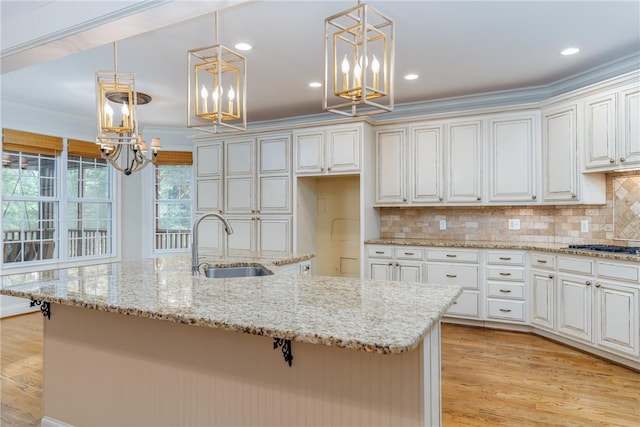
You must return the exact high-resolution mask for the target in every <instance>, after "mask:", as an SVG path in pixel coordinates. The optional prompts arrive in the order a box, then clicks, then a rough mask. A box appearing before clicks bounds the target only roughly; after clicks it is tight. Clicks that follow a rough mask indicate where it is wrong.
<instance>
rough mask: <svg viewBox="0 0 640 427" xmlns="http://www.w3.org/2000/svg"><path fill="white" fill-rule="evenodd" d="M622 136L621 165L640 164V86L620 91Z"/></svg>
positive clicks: (619, 153) (620, 144) (619, 159)
mask: <svg viewBox="0 0 640 427" xmlns="http://www.w3.org/2000/svg"><path fill="white" fill-rule="evenodd" d="M619 111H620V113H619V120H620V138H619V141H620V143H619V150H618V155H619V158H618V162H619V164H620V165H621V166H624V167H628V166H638V165H640V88H638V86H637V85H635V86H634V87H633V88H631V89H628V90H624V91H622V92H621V93H620V106H619Z"/></svg>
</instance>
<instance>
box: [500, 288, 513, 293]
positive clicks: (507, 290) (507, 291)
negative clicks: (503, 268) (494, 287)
mask: <svg viewBox="0 0 640 427" xmlns="http://www.w3.org/2000/svg"><path fill="white" fill-rule="evenodd" d="M500 292H502V293H503V294H510V293H511V290H510V289H500Z"/></svg>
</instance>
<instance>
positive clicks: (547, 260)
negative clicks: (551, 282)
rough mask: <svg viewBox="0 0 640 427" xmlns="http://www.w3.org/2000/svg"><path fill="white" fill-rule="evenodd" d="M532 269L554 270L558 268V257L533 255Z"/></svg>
mask: <svg viewBox="0 0 640 427" xmlns="http://www.w3.org/2000/svg"><path fill="white" fill-rule="evenodd" d="M530 264H531V267H534V268H548V269H550V270H554V269H555V268H556V256H555V255H547V254H535V253H534V254H531V260H530Z"/></svg>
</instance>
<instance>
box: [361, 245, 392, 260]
mask: <svg viewBox="0 0 640 427" xmlns="http://www.w3.org/2000/svg"><path fill="white" fill-rule="evenodd" d="M367 256H368V257H369V258H393V248H392V247H391V246H367Z"/></svg>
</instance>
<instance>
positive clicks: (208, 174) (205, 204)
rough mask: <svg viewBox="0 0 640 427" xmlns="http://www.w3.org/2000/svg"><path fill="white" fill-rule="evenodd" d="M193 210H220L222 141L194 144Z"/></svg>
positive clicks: (199, 211)
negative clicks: (194, 186)
mask: <svg viewBox="0 0 640 427" xmlns="http://www.w3.org/2000/svg"><path fill="white" fill-rule="evenodd" d="M195 154H196V155H195V168H194V169H195V183H196V188H195V211H196V214H200V213H206V212H211V211H214V212H222V194H223V191H222V157H223V156H222V142H206V143H198V144H196V146H195Z"/></svg>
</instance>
